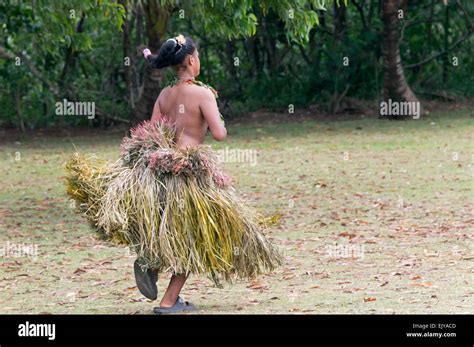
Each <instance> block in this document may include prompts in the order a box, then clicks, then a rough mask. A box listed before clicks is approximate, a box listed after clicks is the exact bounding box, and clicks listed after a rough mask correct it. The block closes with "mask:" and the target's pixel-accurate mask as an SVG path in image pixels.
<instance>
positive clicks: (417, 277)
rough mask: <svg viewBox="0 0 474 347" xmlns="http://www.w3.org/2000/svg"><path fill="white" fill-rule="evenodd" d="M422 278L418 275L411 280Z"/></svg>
mask: <svg viewBox="0 0 474 347" xmlns="http://www.w3.org/2000/svg"><path fill="white" fill-rule="evenodd" d="M420 278H421V276H420V275H416V276H413V277H412V278H410V279H411V280H419V279H420Z"/></svg>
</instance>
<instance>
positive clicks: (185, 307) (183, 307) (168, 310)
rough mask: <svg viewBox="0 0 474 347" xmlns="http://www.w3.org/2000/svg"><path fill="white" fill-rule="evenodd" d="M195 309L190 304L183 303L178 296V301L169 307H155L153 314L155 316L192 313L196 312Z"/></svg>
mask: <svg viewBox="0 0 474 347" xmlns="http://www.w3.org/2000/svg"><path fill="white" fill-rule="evenodd" d="M196 310H197V308H196V306H194V305H193V304H192V303H190V302H188V301H185V300H184V299H183V298H181V297H180V296H178V300H176V303H175V304H174V305H173V306H171V307H162V306H160V307H155V308H153V312H154V313H155V314H173V313H179V312H192V311H196Z"/></svg>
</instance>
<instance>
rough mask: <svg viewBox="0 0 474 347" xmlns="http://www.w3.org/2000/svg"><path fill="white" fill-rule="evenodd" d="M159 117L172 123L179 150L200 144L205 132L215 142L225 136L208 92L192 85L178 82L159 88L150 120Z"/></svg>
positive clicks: (214, 101)
mask: <svg viewBox="0 0 474 347" xmlns="http://www.w3.org/2000/svg"><path fill="white" fill-rule="evenodd" d="M162 115H166V117H167V118H168V119H169V120H170V121H171V122H172V123H175V124H176V130H177V132H176V133H177V135H176V137H177V138H176V143H177V145H178V146H180V147H188V146H195V145H198V144H201V143H203V142H204V139H205V137H206V133H207V129H208V128H209V129H210V130H211V133H212V135H213V136H214V138H215V139H216V140H223V139H224V138H225V136H226V134H227V131H226V130H225V127H224V125H223V124H222V122H221V120H220V113H219V110H218V108H217V103H216V100H215V97H214V95H213V94H212V92H211V91H210V90H209V89H208V88H206V87H202V86H198V85H195V84H192V83H178V84H176V85H174V86H171V87H167V88H165V89H163V90H162V91H161V93H160V95H159V96H158V99H157V101H156V103H155V107H154V109H153V115H152V120H153V119H155V120H159V119H160V118H161V116H162Z"/></svg>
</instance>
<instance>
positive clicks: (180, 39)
mask: <svg viewBox="0 0 474 347" xmlns="http://www.w3.org/2000/svg"><path fill="white" fill-rule="evenodd" d="M175 40H176V42H178V43H179V44H180V45H181V46H182V45H185V44H186V39H185V38H184V36H183V35H178V36H176V37H175Z"/></svg>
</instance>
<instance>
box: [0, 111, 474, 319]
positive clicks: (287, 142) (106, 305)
mask: <svg viewBox="0 0 474 347" xmlns="http://www.w3.org/2000/svg"><path fill="white" fill-rule="evenodd" d="M121 137H122V133H121V132H118V131H103V132H102V133H101V134H97V133H96V134H94V135H81V136H75V137H58V136H54V137H52V136H35V137H29V138H27V137H25V138H24V139H22V140H20V141H13V140H12V141H7V142H5V140H4V141H3V142H2V143H1V144H0V252H3V253H5V252H4V251H2V249H3V250H8V249H10V252H7V253H8V254H6V255H4V256H3V257H0V292H1V295H0V313H46V312H48V313H123V314H135V313H138V314H150V313H152V308H153V306H156V305H157V304H158V303H155V302H150V301H148V300H147V299H145V298H143V297H142V296H141V295H140V293H139V292H138V290H137V289H136V287H135V282H134V278H133V271H132V263H133V261H134V256H133V254H130V253H129V252H128V250H127V249H125V248H117V247H115V246H110V245H108V244H106V243H104V242H102V241H99V240H97V239H96V238H95V236H94V235H93V233H92V232H91V231H90V230H89V228H88V226H87V224H86V223H85V220H84V219H83V218H82V217H81V216H80V215H79V214H77V213H76V212H75V210H74V208H73V207H72V204H71V203H70V201H69V199H68V197H67V196H66V195H65V192H64V186H63V178H62V176H63V175H64V172H63V170H62V163H63V162H64V161H65V160H66V159H67V158H68V156H69V155H71V154H72V153H73V152H74V151H75V149H74V147H73V145H72V144H74V145H75V146H76V148H77V150H78V151H80V152H82V153H97V154H98V155H100V156H101V157H104V158H110V159H115V158H117V156H118V146H119V144H120V140H121ZM473 139H474V122H473V117H472V114H469V112H466V111H453V112H450V113H438V114H431V115H430V117H429V118H422V119H420V120H412V121H407V122H400V121H384V120H377V119H364V120H354V121H341V122H326V123H321V122H316V121H304V122H293V123H282V124H260V125H258V124H257V125H256V124H244V125H239V126H236V125H234V126H232V125H230V126H229V138H228V140H226V141H225V142H224V143H212V145H213V147H214V148H215V149H222V148H224V147H225V146H228V147H229V148H230V149H254V150H257V152H258V162H257V165H255V166H252V165H250V164H249V163H229V162H227V163H224V164H223V165H224V167H225V168H226V169H227V170H228V171H229V172H230V173H231V174H232V175H233V177H234V179H235V182H236V188H237V190H238V191H239V192H240V194H241V195H242V196H243V197H244V198H245V199H246V200H247V201H248V202H249V204H250V205H251V206H252V207H255V208H256V209H258V210H259V211H260V212H263V213H265V214H266V215H274V214H281V216H282V217H281V220H280V224H278V225H275V226H272V227H271V229H270V230H269V233H268V235H269V237H271V238H272V239H273V240H274V242H275V243H276V244H277V245H278V246H279V247H280V248H281V249H282V251H283V252H284V254H285V258H286V263H285V264H284V266H282V267H281V268H280V269H278V270H277V271H275V272H274V273H270V274H268V275H265V276H262V277H260V278H258V279H257V280H256V281H254V282H253V283H245V282H237V283H235V284H232V285H226V286H225V287H224V289H217V288H214V287H213V285H212V282H211V281H210V280H208V279H207V278H205V277H196V276H191V277H190V279H189V281H188V283H187V285H186V286H185V290H184V292H183V295H184V296H185V297H186V298H187V299H188V300H190V301H193V303H195V304H196V305H197V306H199V307H200V308H201V311H200V312H201V313H289V312H294V313H474V233H473V231H474V216H473V214H472V212H473V206H474V195H473V176H474V146H473ZM209 143H211V141H209ZM22 244H23V245H25V246H33V247H37V248H36V249H37V256H36V257H31V256H22V257H16V256H15V254H13V253H12V251H11V249H13V248H12V247H17V246H21V245H22ZM33 249H34V248H33ZM335 250H344V251H348V252H349V254H342V255H341V254H334V253H333V254H332V255H331V254H330V251H335ZM347 255H349V256H348V257H347ZM351 255H352V256H351ZM167 277H168V276H167V275H162V276H161V278H160V281H159V289H160V291H161V292H162V291H163V289H164V287H165V286H166V284H167Z"/></svg>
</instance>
